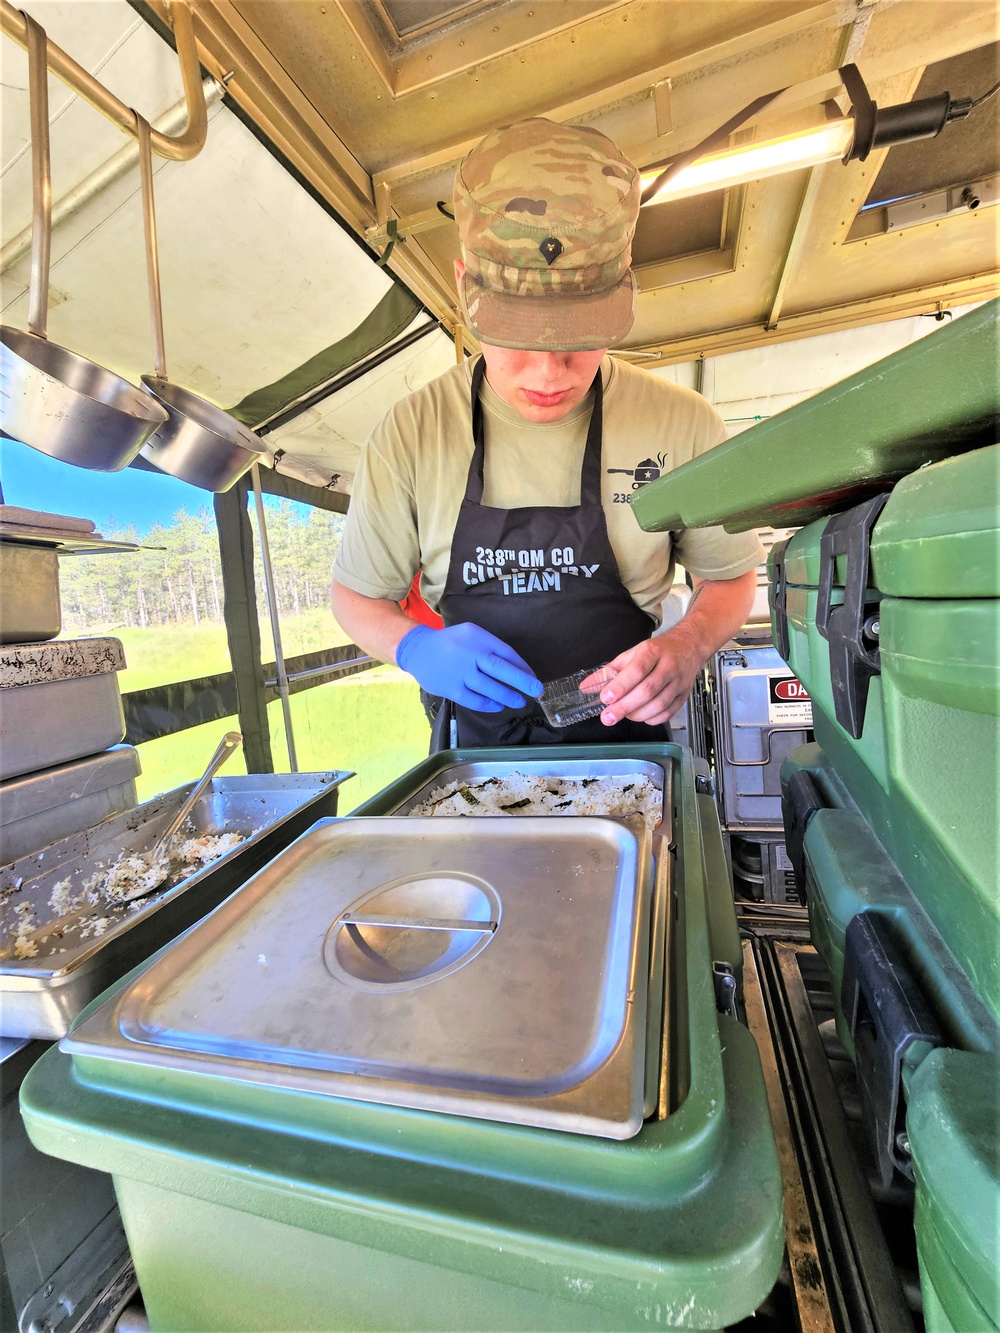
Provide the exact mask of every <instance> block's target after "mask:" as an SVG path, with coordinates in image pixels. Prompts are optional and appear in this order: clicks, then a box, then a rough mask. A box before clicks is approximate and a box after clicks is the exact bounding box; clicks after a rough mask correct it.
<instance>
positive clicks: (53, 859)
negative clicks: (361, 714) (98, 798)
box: [0, 771, 352, 1039]
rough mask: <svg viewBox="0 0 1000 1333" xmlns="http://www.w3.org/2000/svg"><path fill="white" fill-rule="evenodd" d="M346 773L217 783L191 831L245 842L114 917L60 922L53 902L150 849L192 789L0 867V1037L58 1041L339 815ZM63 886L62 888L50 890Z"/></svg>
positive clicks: (92, 912)
mask: <svg viewBox="0 0 1000 1333" xmlns="http://www.w3.org/2000/svg"><path fill="white" fill-rule="evenodd" d="M351 776H352V774H350V773H347V772H339V771H338V772H327V773H293V774H270V773H265V774H254V775H251V776H248V777H226V778H215V779H213V782H212V785H211V787H210V789H209V790H208V791H207V792H206V793H205V795H204V797H203V798H202V799H201V800H200V801H199V802H198V804H197V805H196V806H195V807H194V810H193V811H192V812H191V827H192V829H193V830H194V831H195V833H228V832H235V833H240V834H243V835H247V836H246V841H244V842H243V843H241V844H240V846H239V847H237V848H235V849H234V850H233V851H231V852H229V853H227V854H226V855H225V856H223V857H220V858H219V860H217V861H214V862H212V863H211V864H210V865H208V866H206V867H204V868H203V869H201V870H199V871H196V872H195V873H192V874H189V875H188V876H187V877H186V878H184V879H182V880H180V881H178V882H174V883H171V882H170V881H168V882H167V885H166V887H164V888H163V889H161V890H159V891H158V892H157V893H153V894H150V895H149V897H148V898H139V899H137V900H135V901H134V902H132V903H125V904H122V905H120V906H118V907H115V908H113V909H109V908H108V907H106V906H103V905H96V904H94V905H91V904H87V905H85V906H84V907H81V908H78V909H76V910H74V911H72V912H70V913H69V914H64V915H63V916H61V917H60V916H59V915H58V914H57V910H56V905H58V903H59V900H60V898H65V897H67V896H70V895H72V896H77V897H78V896H79V895H80V894H81V893H82V892H83V886H84V883H85V882H86V881H87V880H88V879H90V878H91V877H92V876H94V875H98V876H100V875H101V874H102V873H103V872H104V871H106V870H107V869H108V868H109V867H110V866H112V865H113V864H114V863H115V861H117V859H118V858H119V856H121V855H123V854H125V855H128V854H129V853H134V852H141V851H148V850H149V849H150V848H151V847H152V846H153V844H154V843H155V841H156V839H157V837H158V835H159V833H160V831H161V830H162V829H163V828H165V827H166V825H167V823H168V822H169V821H170V818H171V815H172V814H173V813H174V812H175V811H176V810H177V809H178V807H179V806H180V805H181V803H182V801H183V800H184V798H185V796H187V794H188V793H189V792H190V790H191V788H192V786H193V785H194V784H193V783H188V784H187V785H186V786H183V787H178V788H176V789H175V790H174V791H171V792H166V793H164V794H163V795H162V796H158V797H156V799H155V800H152V801H147V802H146V803H145V804H144V805H139V806H136V807H135V809H133V810H129V811H127V812H126V813H124V814H119V815H113V816H112V817H111V818H110V819H105V820H102V821H101V822H100V823H99V824H95V825H94V826H93V828H90V829H87V830H85V831H84V832H82V833H75V834H73V835H72V836H70V837H67V838H63V839H62V840H61V841H59V842H55V843H52V844H50V845H49V846H48V847H46V848H44V849H43V850H42V851H40V852H36V853H35V854H34V855H32V856H25V857H22V858H21V859H20V860H19V861H15V862H13V863H12V864H11V865H8V866H5V867H3V869H2V870H0V1035H2V1036H4V1037H44V1038H49V1039H54V1038H57V1037H61V1036H63V1035H64V1034H65V1033H66V1032H68V1031H69V1027H70V1024H71V1023H72V1021H73V1019H74V1018H76V1016H77V1015H78V1014H79V1013H80V1011H81V1010H82V1009H83V1008H84V1007H85V1006H86V1005H87V1004H89V1003H90V1001H91V1000H92V999H93V998H94V997H95V996H96V995H99V994H100V992H101V991H102V990H104V989H105V987H107V986H109V985H110V984H111V982H113V981H115V980H117V978H118V977H120V976H122V975H123V974H124V973H125V972H127V971H128V970H129V969H130V968H132V967H134V966H135V965H136V964H137V963H140V962H142V961H143V960H144V959H145V958H148V957H149V955H150V954H151V953H153V952H154V951H155V950H157V949H159V948H160V947H161V946H162V945H164V944H166V943H167V942H168V941H170V940H171V939H173V938H174V937H175V936H177V935H178V934H179V933H180V932H181V931H183V930H186V929H187V927H188V926H190V925H192V924H193V923H194V922H195V921H197V920H199V919H200V918H201V917H203V916H205V915H206V913H208V912H210V911H211V910H212V909H213V908H214V907H216V906H218V904H219V903H220V902H222V900H223V899H224V898H226V897H228V896H229V894H230V893H232V892H233V891H234V889H237V888H239V887H240V885H241V884H243V883H244V882H245V881H246V880H247V879H249V877H250V876H251V875H252V874H254V873H255V871H257V870H259V869H260V867H261V866H262V865H264V864H265V863H266V862H267V861H269V860H270V859H271V858H272V857H273V856H275V855H276V854H277V853H278V852H279V851H281V850H282V849H283V848H285V847H286V846H287V845H288V844H289V843H290V842H292V841H293V839H295V838H296V837H298V836H299V834H300V833H302V832H304V830H305V829H307V828H308V827H309V826H310V825H311V824H313V823H314V822H315V821H316V820H317V819H319V818H320V817H322V816H326V815H333V814H336V809H337V794H338V793H337V789H338V787H339V785H340V783H341V782H343V781H344V780H345V779H346V778H348V777H351ZM64 881H68V883H66V885H65V890H64V891H62V892H60V891H59V890H58V888H57V886H59V885H61V884H63V883H64ZM53 900H55V905H54V903H53ZM22 904H27V905H28V907H29V908H30V911H27V912H26V911H25V909H24V907H21V905H22ZM19 907H21V911H20V912H19V911H18V908H19ZM25 915H27V916H28V918H29V921H30V923H31V929H32V934H31V936H30V938H32V939H33V940H34V941H35V942H36V943H37V947H38V953H37V955H36V956H35V957H32V958H15V957H14V956H13V950H14V938H15V935H16V933H17V930H18V925H19V923H20V920H21V918H22V916H25ZM95 922H101V923H102V924H100V925H95V924H94V923H95ZM97 930H100V931H101V933H100V934H97V933H96V932H97Z"/></svg>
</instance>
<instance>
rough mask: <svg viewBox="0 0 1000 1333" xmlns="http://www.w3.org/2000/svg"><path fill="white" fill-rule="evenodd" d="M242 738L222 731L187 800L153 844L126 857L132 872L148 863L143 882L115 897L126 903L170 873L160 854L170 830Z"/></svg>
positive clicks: (162, 855) (189, 811)
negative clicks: (157, 875)
mask: <svg viewBox="0 0 1000 1333" xmlns="http://www.w3.org/2000/svg"><path fill="white" fill-rule="evenodd" d="M242 740H243V736H242V735H241V733H240V732H238V731H227V732H226V734H225V736H223V738H222V740H221V741H220V742H219V744H218V746H217V747H216V751H215V753H214V754H213V755H212V757H211V759H210V760H209V761H208V767H207V768H206V769H205V771H204V773H203V774H202V775H201V777H200V778H199V779H198V782H197V783H196V784H195V786H194V788H193V789H192V791H191V794H190V795H189V796H188V798H187V800H186V801H185V802H184V804H183V805H182V806H181V808H180V809H179V810H178V811H177V813H176V815H174V817H173V819H172V820H171V821H170V823H169V824H168V825H167V827H166V828H165V829H164V830H163V832H162V833H161V834H160V836H159V837H158V838H157V840H156V842H154V843H153V846H152V847H151V848H150V849H149V851H148V852H138V853H136V854H135V855H134V856H131V857H129V862H130V863H131V864H130V867H129V869H130V870H131V871H132V872H134V873H136V872H138V873H141V872H140V868H139V866H138V865H137V864H136V863H137V862H144V863H145V865H146V866H147V867H148V873H147V874H146V876H145V878H144V879H143V882H142V883H141V884H140V885H139V886H138V887H137V888H135V889H132V890H131V892H129V893H126V894H123V895H122V897H121V898H120V899H119V900H118V901H120V902H124V903H129V902H131V901H132V899H133V898H142V897H144V896H145V895H146V894H147V893H152V892H153V890H154V889H158V888H159V887H160V885H161V884H162V883H163V881H164V880H165V879H166V878H167V876H168V875H169V874H170V863H169V861H168V860H167V858H166V857H165V856H164V853H165V852H166V850H167V848H168V847H169V846H170V839H171V838H172V837H173V836H174V834H175V833H176V832H177V830H178V829H179V828H180V826H181V825H182V824H183V823H184V821H185V819H187V817H188V815H189V814H190V813H191V811H192V810H193V809H194V807H195V805H196V804H197V802H198V800H199V798H200V797H201V795H202V793H203V792H204V790H205V788H206V787H207V786H208V784H209V783H210V782H211V781H212V779H213V778H214V777H215V775H216V773H217V772H218V771H219V769H220V768H221V767H222V765H223V764H224V763H225V762H226V760H227V759H228V758H229V756H230V755H231V754H232V753H233V751H234V750H235V749H237V748H238V747H239V745H240V744H241V742H242ZM161 872H162V873H161ZM157 873H158V874H159V878H158V879H157V878H156V874H157Z"/></svg>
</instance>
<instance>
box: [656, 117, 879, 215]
mask: <svg viewBox="0 0 1000 1333" xmlns="http://www.w3.org/2000/svg"><path fill="white" fill-rule="evenodd" d="M853 138H854V121H853V119H852V118H851V117H849V116H846V117H844V118H843V119H841V120H831V121H829V122H828V123H827V124H825V125H821V126H819V127H818V128H814V129H811V130H800V131H799V132H798V133H796V134H785V135H782V137H781V138H779V139H764V140H762V141H761V142H759V143H748V144H741V145H740V146H739V147H738V148H727V149H725V151H723V152H720V153H706V155H705V156H704V157H699V158H697V159H696V160H695V161H694V162H691V163H690V164H689V165H688V166H686V167H684V168H683V169H682V170H681V171H679V172H678V173H677V175H676V176H674V177H672V178H671V179H670V180H668V181H666V182H665V183H664V186H663V188H662V190H659V191H658V192H657V193H656V194H655V195H654V196H653V198H652V199H649V200H647V201H646V202H647V204H662V203H666V202H668V201H669V200H671V199H687V198H689V197H690V196H691V195H695V194H706V193H707V192H708V191H709V190H722V189H725V188H727V187H728V186H730V185H740V184H741V183H742V182H744V181H753V180H763V179H764V178H765V177H766V176H780V175H781V174H782V173H784V172H786V171H798V170H801V168H803V167H814V166H817V165H818V164H819V163H820V162H832V161H833V160H834V159H835V158H837V159H842V158H843V157H844V155H845V153H846V152H847V150H848V148H850V146H851V141H852V140H853ZM662 172H663V168H662V167H659V168H657V169H656V170H654V171H645V172H643V173H642V184H643V187H645V186H647V185H649V184H650V183H651V182H652V181H654V180H656V178H657V176H659V175H660V174H661V173H662Z"/></svg>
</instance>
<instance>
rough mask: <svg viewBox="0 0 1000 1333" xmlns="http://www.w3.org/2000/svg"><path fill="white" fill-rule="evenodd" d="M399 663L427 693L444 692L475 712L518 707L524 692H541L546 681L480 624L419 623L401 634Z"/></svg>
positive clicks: (397, 653) (494, 711)
mask: <svg viewBox="0 0 1000 1333" xmlns="http://www.w3.org/2000/svg"><path fill="white" fill-rule="evenodd" d="M396 665H397V666H398V667H400V668H401V669H402V670H403V671H408V672H409V673H410V675H411V676H414V677H415V678H416V680H417V682H418V684H420V685H422V686H423V687H424V689H425V690H426V691H427V693H428V694H439V695H443V696H444V698H446V699H451V700H453V701H454V702H455V703H457V704H461V705H462V706H463V707H464V708H471V709H473V710H474V711H475V712H477V713H499V712H500V711H501V709H503V708H504V707H507V708H520V707H522V705H523V704H524V695H526V694H530V695H531V696H532V698H537V697H538V695H540V694H541V692H542V682H541V681H540V680H538V679H537V677H536V676H534V675H533V674H532V671H531V667H529V666H528V664H527V662H525V661H524V659H523V658H521V657H518V655H517V653H515V652H514V649H513V648H509V647H508V646H507V644H505V643H504V642H503V640H501V639H498V638H497V637H496V635H495V634H490V633H489V631H488V630H485V629H480V627H479V626H478V625H471V624H463V625H448V626H447V627H446V628H445V629H431V628H430V626H429V625H416V626H415V627H414V628H413V629H411V630H410V632H409V633H408V634H405V635H404V636H403V638H402V639H401V640H400V644H399V647H398V648H397V649H396ZM511 686H513V689H512V688H510V687H511ZM518 690H520V691H521V693H520V694H519V693H517V691H518Z"/></svg>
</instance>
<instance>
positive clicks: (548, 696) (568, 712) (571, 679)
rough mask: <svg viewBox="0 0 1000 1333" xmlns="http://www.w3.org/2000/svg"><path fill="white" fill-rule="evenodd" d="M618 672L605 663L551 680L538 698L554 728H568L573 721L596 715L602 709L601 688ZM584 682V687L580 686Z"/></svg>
mask: <svg viewBox="0 0 1000 1333" xmlns="http://www.w3.org/2000/svg"><path fill="white" fill-rule="evenodd" d="M617 675H618V672H617V671H616V670H615V668H614V667H613V666H609V665H608V664H607V663H604V664H602V665H601V666H596V667H585V668H584V669H583V670H582V671H574V672H573V674H572V675H571V676H560V678H559V679H558V680H550V681H549V682H548V684H547V685H546V686H545V689H544V690H543V691H542V696H541V698H540V699H539V703H540V704H541V705H542V712H543V713H544V714H545V716H546V718H547V719H548V720H549V722H550V723H551V724H552V726H554V727H571V726H572V725H573V723H574V722H582V721H583V720H584V719H585V718H588V717H596V716H597V715H598V713H603V712H604V704H603V703H602V702H601V690H603V689H604V687H605V685H607V684H608V682H609V681H612V680H614V678H615V676H617ZM584 683H585V684H586V686H587V688H586V689H585V690H584V689H581V688H580V687H581V685H583V684H584Z"/></svg>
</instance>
